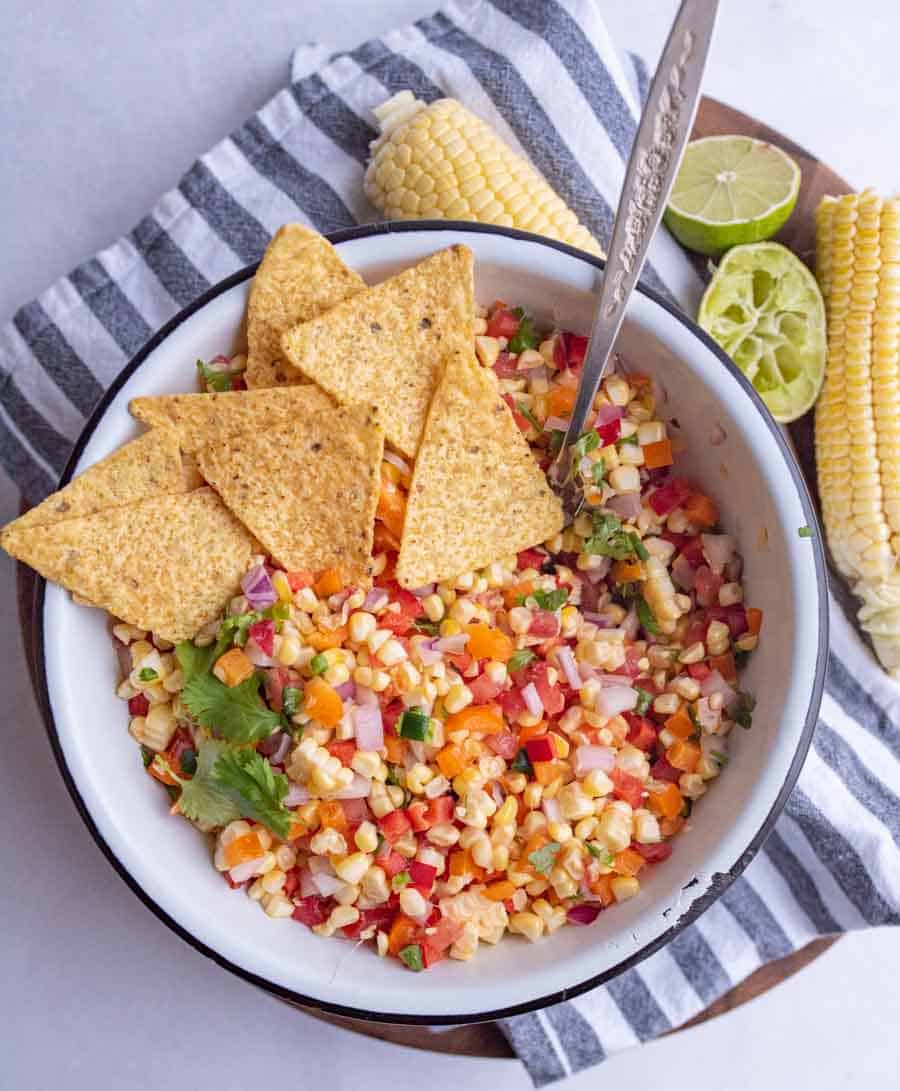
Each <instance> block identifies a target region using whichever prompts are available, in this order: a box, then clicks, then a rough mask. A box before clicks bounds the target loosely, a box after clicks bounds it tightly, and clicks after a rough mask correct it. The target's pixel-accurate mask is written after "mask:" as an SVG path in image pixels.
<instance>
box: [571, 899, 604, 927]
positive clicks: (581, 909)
mask: <svg viewBox="0 0 900 1091" xmlns="http://www.w3.org/2000/svg"><path fill="white" fill-rule="evenodd" d="M602 911H603V906H602V905H587V904H585V903H584V902H581V903H580V904H579V905H573V906H572V908H571V909H570V910H569V911H568V913H566V918H567V919H568V920H569V921H571V922H572V924H593V923H594V921H595V920H596V919H597V918H598V917H599V916H600V914H601V912H602Z"/></svg>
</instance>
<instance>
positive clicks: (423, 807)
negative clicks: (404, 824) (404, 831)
mask: <svg viewBox="0 0 900 1091" xmlns="http://www.w3.org/2000/svg"><path fill="white" fill-rule="evenodd" d="M427 813H428V804H427V803H426V802H425V801H424V800H422V799H416V800H414V801H413V802H412V803H410V805H409V806H408V807H407V808H406V815H407V818H408V819H409V822H410V825H411V826H412V828H413V829H414V830H415V831H416V833H422V832H423V831H424V830H427V829H428V825H429V823H428V819H427V817H426V815H427ZM386 836H387V834H385V837H386Z"/></svg>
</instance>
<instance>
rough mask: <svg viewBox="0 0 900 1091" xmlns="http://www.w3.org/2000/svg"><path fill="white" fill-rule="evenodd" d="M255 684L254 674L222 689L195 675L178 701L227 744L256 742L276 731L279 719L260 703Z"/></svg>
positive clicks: (206, 677)
mask: <svg viewBox="0 0 900 1091" xmlns="http://www.w3.org/2000/svg"><path fill="white" fill-rule="evenodd" d="M179 647H180V645H179ZM259 681H260V680H259V677H258V676H257V675H255V674H254V675H253V676H252V677H250V678H248V679H247V680H246V681H245V682H241V684H240V685H239V686H226V685H224V684H223V683H222V682H220V681H219V679H218V678H215V677H214V676H213V675H211V674H206V675H197V676H195V677H194V678H192V679H191V681H190V682H188V684H187V685H186V686H185V687H184V689H183V690H182V691H181V699H182V701H183V703H184V707H185V708H186V709H187V710H188V712H189V713H190V714H191V716H193V718H194V719H195V720H196V721H197V722H198V723H199V724H201V725H202V726H203V727H207V728H209V729H210V731H215V732H216V734H218V735H220V736H222V737H224V738H226V739H229V740H230V741H231V742H236V743H248V742H260V741H261V740H262V739H265V738H267V737H268V736H269V735H271V734H272V732H273V731H277V729H278V728H279V727H280V726H281V717H280V716H279V715H278V713H277V712H273V711H272V710H271V709H269V708H266V706H265V705H264V704H263V703H262V701H261V700H260V697H259Z"/></svg>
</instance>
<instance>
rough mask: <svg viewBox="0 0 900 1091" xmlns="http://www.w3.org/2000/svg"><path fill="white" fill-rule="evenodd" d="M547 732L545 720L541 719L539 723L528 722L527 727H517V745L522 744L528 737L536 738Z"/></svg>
mask: <svg viewBox="0 0 900 1091" xmlns="http://www.w3.org/2000/svg"><path fill="white" fill-rule="evenodd" d="M546 734H547V721H546V720H541V721H540V723H536V724H529V725H528V727H520V728H519V745H520V746H524V745H525V743H527V742H528V740H529V739H536V738H537V737H538V735H546Z"/></svg>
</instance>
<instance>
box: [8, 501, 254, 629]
mask: <svg viewBox="0 0 900 1091" xmlns="http://www.w3.org/2000/svg"><path fill="white" fill-rule="evenodd" d="M3 547H4V549H6V551H7V553H10V554H11V555H12V556H13V557H15V558H17V560H20V561H24V562H25V564H27V565H30V566H31V567H32V568H34V569H36V570H37V571H38V572H40V574H41V575H42V576H43V577H44V578H45V579H47V580H51V581H52V582H53V583H58V584H61V585H62V586H63V587H65V588H67V589H68V590H69V591H71V592H72V593H73V594H74V595H77V596H79V597H80V598H81V599H87V600H88V601H89V602H91V603H93V605H95V606H100V607H102V608H103V609H105V610H108V611H109V612H110V613H111V614H113V615H114V616H115V617H117V618H121V619H122V620H123V621H127V622H129V623H130V624H131V625H136V626H137V627H138V628H139V629H149V630H150V631H151V632H153V633H156V635H157V636H160V637H162V638H163V639H165V640H171V641H173V642H176V643H177V642H178V641H179V640H186V639H188V638H189V637H192V636H193V635H194V634H195V633H196V632H197V631H198V630H199V629H200V628H201V627H202V626H203V625H206V624H207V623H208V622H210V621H212V620H213V618H215V617H216V615H217V614H219V613H221V612H222V611H223V610H224V609H225V606H226V605H227V603H228V601H229V599H230V598H231V597H232V596H233V595H234V594H235V593H236V592H237V589H238V587H239V585H240V580H241V576H243V574H244V572H245V571H246V570H247V568H248V566H249V562H250V557H251V556H252V554H253V553H254V552H256V551H258V549H259V546H258V543H257V542H255V541H254V539H253V537H252V536H251V535H250V534H249V533H248V531H247V530H246V528H245V527H243V526H242V525H241V524H240V523H239V522H238V520H237V519H235V517H234V516H233V515H232V514H231V512H230V511H229V510H228V508H226V507H225V505H224V504H223V503H222V501H221V500H220V499H219V498H218V496H216V494H215V492H213V490H212V489H197V490H196V491H194V492H189V493H181V494H178V495H174V496H171V495H169V496H155V497H152V498H151V499H149V500H142V501H140V502H139V503H137V504H128V505H126V506H124V507H118V508H106V509H104V510H103V511H99V512H96V513H95V514H93V515H85V516H80V517H78V518H75V519H65V520H63V521H62V522H59V523H53V524H48V525H42V526H35V527H21V528H16V529H11V530H9V532H8V533H7V535H6V537H5V539H4V541H3Z"/></svg>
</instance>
